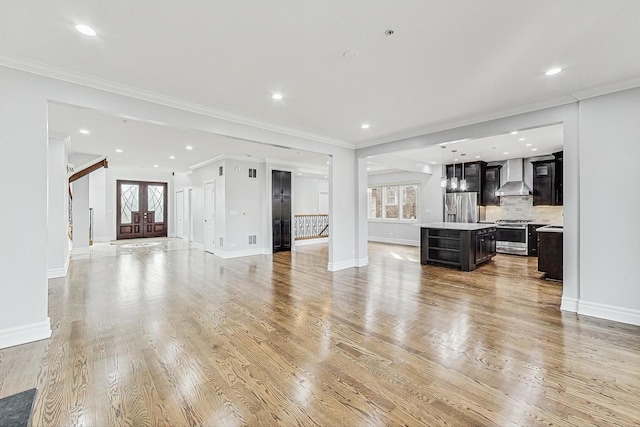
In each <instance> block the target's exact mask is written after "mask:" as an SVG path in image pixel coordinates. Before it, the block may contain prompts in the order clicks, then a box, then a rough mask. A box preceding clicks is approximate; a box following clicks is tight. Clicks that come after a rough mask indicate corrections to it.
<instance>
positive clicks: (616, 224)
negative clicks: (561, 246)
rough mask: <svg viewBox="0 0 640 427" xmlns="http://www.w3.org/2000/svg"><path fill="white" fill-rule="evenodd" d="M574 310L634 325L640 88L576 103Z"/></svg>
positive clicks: (639, 287) (639, 301)
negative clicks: (576, 279)
mask: <svg viewBox="0 0 640 427" xmlns="http://www.w3.org/2000/svg"><path fill="white" fill-rule="evenodd" d="M580 139H581V141H580V195H581V200H580V201H581V203H580V221H581V229H582V230H584V231H583V232H582V233H580V254H581V260H580V261H581V262H580V284H581V286H580V293H579V296H578V299H579V303H578V304H579V308H578V312H579V313H584V314H588V315H592V316H596V317H604V318H609V319H614V320H619V321H622V322H627V323H633V324H636V325H640V278H639V277H640V276H639V275H638V268H637V266H638V264H637V262H638V259H640V220H639V218H640V191H639V190H638V183H640V167H638V159H639V158H640V89H633V90H628V91H624V92H618V93H614V94H610V95H605V96H600V97H596V98H592V99H588V100H585V101H582V102H581V103H580Z"/></svg>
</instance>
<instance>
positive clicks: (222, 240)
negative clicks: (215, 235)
mask: <svg viewBox="0 0 640 427" xmlns="http://www.w3.org/2000/svg"><path fill="white" fill-rule="evenodd" d="M223 243H224V239H223V238H222V237H221V238H220V247H221V248H222V247H223V246H224V245H223Z"/></svg>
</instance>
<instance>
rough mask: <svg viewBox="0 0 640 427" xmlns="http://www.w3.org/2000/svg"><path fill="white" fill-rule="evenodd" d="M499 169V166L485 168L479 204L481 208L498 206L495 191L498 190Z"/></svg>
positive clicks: (497, 197)
mask: <svg viewBox="0 0 640 427" xmlns="http://www.w3.org/2000/svg"><path fill="white" fill-rule="evenodd" d="M500 168H502V166H500V165H498V166H487V167H486V168H485V170H484V180H483V182H482V194H481V196H480V204H481V205H483V206H500V197H499V196H496V191H498V188H500Z"/></svg>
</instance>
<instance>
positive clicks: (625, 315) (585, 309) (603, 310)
mask: <svg viewBox="0 0 640 427" xmlns="http://www.w3.org/2000/svg"><path fill="white" fill-rule="evenodd" d="M578 314H582V315H585V316H592V317H597V318H600V319H606V320H613V321H615V322H622V323H628V324H630V325H637V326H640V310H633V309H630V308H624V307H617V306H613V305H607V304H600V303H596V302H590V301H580V302H579V306H578Z"/></svg>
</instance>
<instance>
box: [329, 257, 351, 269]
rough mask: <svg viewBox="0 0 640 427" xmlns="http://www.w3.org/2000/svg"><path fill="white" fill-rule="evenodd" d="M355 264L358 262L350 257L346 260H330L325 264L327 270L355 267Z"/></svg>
mask: <svg viewBox="0 0 640 427" xmlns="http://www.w3.org/2000/svg"><path fill="white" fill-rule="evenodd" d="M357 264H358V262H357V260H355V259H350V260H347V261H340V262H330V263H328V264H327V270H329V271H340V270H345V269H347V268H352V267H357V266H358V265H357Z"/></svg>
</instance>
